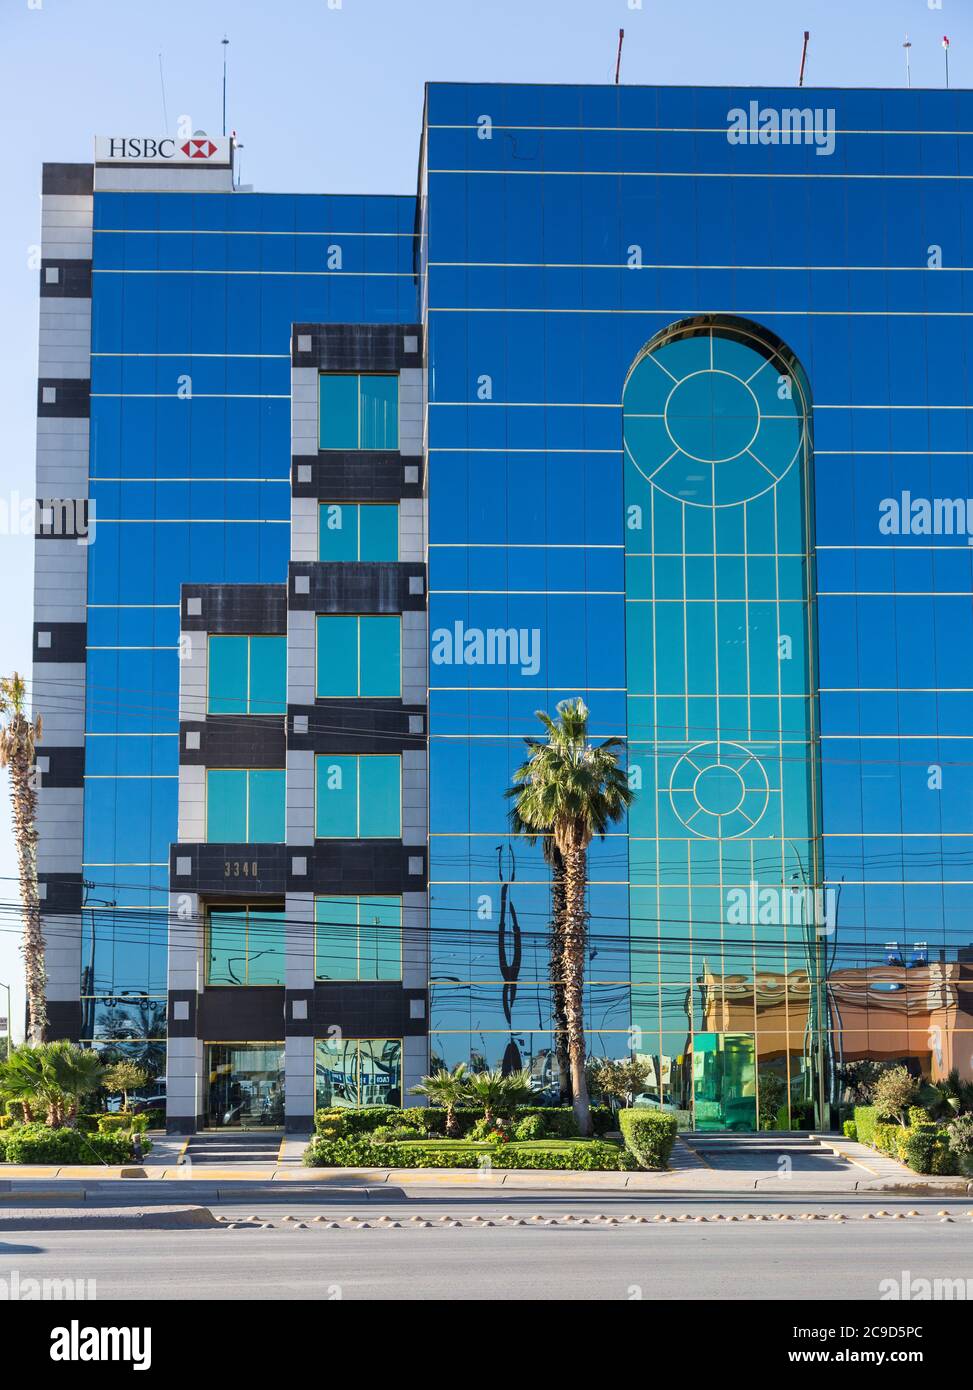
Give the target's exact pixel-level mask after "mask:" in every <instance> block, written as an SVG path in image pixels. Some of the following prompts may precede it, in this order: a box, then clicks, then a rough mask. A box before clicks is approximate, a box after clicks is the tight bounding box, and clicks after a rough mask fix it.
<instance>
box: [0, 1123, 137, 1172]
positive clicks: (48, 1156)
mask: <svg viewBox="0 0 973 1390" xmlns="http://www.w3.org/2000/svg"><path fill="white" fill-rule="evenodd" d="M151 1147H152V1145H151V1144H150V1143H148V1142H147V1141H146V1142H143V1145H142V1152H143V1153H148V1151H149V1149H151ZM0 1150H2V1153H3V1159H4V1161H5V1162H7V1163H45V1164H52V1165H58V1166H60V1165H63V1164H72V1165H73V1164H82V1163H90V1164H102V1163H107V1164H112V1165H119V1164H124V1163H130V1162H131V1161H132V1141H131V1137H130V1136H129V1135H128V1134H82V1133H81V1132H80V1131H79V1130H76V1129H50V1128H49V1127H48V1126H47V1125H43V1124H30V1125H21V1126H19V1127H18V1128H16V1129H7V1130H4V1131H3V1133H2V1134H0Z"/></svg>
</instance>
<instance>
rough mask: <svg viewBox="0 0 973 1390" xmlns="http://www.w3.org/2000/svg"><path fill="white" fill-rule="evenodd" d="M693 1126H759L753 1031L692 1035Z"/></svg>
mask: <svg viewBox="0 0 973 1390" xmlns="http://www.w3.org/2000/svg"><path fill="white" fill-rule="evenodd" d="M693 1127H694V1128H695V1129H698V1130H727V1129H731V1130H743V1131H750V1130H756V1128H757V1066H756V1048H755V1046H754V1036H753V1034H752V1033H696V1034H695V1035H694V1037H693Z"/></svg>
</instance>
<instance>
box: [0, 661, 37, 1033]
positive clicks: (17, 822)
mask: <svg viewBox="0 0 973 1390" xmlns="http://www.w3.org/2000/svg"><path fill="white" fill-rule="evenodd" d="M26 705H27V688H26V686H25V684H24V680H23V677H22V676H20V675H18V674H17V672H16V671H15V672H14V673H13V675H12V676H4V677H3V679H2V680H0V719H2V721H3V722H2V724H0V767H5V768H8V769H9V772H10V800H11V803H12V805H13V819H14V841H15V843H16V846H17V865H18V871H19V874H20V901H21V911H22V915H23V921H24V937H23V944H22V950H23V956H24V973H25V975H26V981H27V1041H28V1042H30V1043H42V1042H43V1041H44V1033H45V1030H46V1028H47V998H46V988H45V987H46V983H47V972H46V970H45V968H44V935H43V932H42V931H41V905H40V895H39V894H38V891H37V789H36V787H35V785H34V746H35V744H36V743H38V742H39V741H40V738H41V718H40V715H38V716H37V718H36V720H33V721H32V720H31V719H30V718H29V716H28V715H27V713H26Z"/></svg>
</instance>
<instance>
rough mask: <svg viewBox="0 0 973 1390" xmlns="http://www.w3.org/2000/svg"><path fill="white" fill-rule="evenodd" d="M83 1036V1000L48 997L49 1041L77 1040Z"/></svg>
mask: <svg viewBox="0 0 973 1390" xmlns="http://www.w3.org/2000/svg"><path fill="white" fill-rule="evenodd" d="M80 1037H81V1000H80V999H48V1001H47V1036H46V1040H47V1041H48V1042H61V1041H67V1042H77V1041H78V1039H79V1038H80Z"/></svg>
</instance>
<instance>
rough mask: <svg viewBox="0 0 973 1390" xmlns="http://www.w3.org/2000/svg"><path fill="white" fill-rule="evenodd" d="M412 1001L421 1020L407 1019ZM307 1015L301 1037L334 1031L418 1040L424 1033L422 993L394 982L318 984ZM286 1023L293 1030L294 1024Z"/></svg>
mask: <svg viewBox="0 0 973 1390" xmlns="http://www.w3.org/2000/svg"><path fill="white" fill-rule="evenodd" d="M413 1000H416V1001H421V1014H422V1017H421V1018H413V1017H412V1016H411V1014H412V1001H413ZM289 1012H290V1011H289V1010H288V1013H289ZM309 1012H310V1014H311V1018H310V1024H309V1027H308V1028H307V1029H306V1032H305V1036H308V1035H310V1036H312V1037H316V1038H326V1037H330V1036H334V1034H333V1033H332V1030H333V1029H335V1028H337V1029H340V1031H341V1033H342V1035H343V1036H344V1037H346V1038H421V1037H425V1035H426V1032H427V1031H428V1017H427V1015H428V1006H427V999H426V991H425V990H422V989H404V988H403V987H402V985H401V984H398V983H395V982H388V981H372V980H361V981H358V980H348V981H342V982H340V983H332V982H328V983H322V982H320V981H319V982H318V983H316V984H315V986H314V994H313V1002H312V1007H311V1009H310V1010H309ZM288 1024H289V1027H290V1028H291V1031H292V1032H293V1031H296V1023H292V1022H290V1020H289V1021H288Z"/></svg>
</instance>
